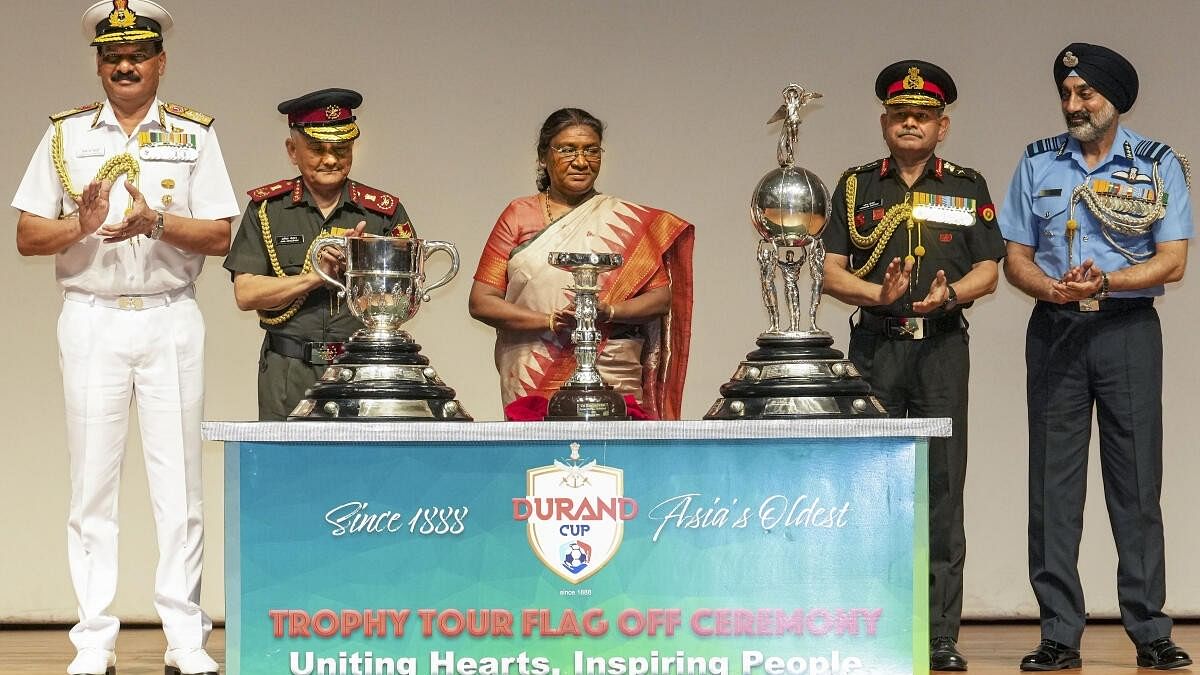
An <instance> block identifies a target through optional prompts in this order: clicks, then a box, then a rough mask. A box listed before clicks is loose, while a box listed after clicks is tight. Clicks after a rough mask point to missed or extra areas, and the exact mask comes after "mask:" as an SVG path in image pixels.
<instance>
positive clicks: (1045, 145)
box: [1025, 134, 1067, 157]
mask: <svg viewBox="0 0 1200 675" xmlns="http://www.w3.org/2000/svg"><path fill="white" fill-rule="evenodd" d="M1066 144H1067V135H1066V134H1059V135H1057V136H1051V137H1050V138H1043V139H1042V140H1040V141H1034V142H1032V143H1030V144H1029V145H1028V146H1027V147H1026V148H1025V156H1026V157H1034V156H1036V155H1040V154H1042V153H1043V152H1050V151H1051V150H1058V149H1061V148H1062V147H1063V146H1065V145H1066Z"/></svg>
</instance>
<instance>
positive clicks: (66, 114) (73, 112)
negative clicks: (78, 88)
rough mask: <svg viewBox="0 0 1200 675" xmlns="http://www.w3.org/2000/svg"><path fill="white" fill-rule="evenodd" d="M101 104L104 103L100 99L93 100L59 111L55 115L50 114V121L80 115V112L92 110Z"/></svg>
mask: <svg viewBox="0 0 1200 675" xmlns="http://www.w3.org/2000/svg"><path fill="white" fill-rule="evenodd" d="M101 105H103V104H102V103H100V101H93V102H92V103H89V104H87V105H81V106H79V107H78V108H71V109H70V110H64V111H62V112H59V113H54V114H53V115H51V116H50V121H52V122H57V121H59V120H62V119H66V118H68V117H70V116H71V115H78V114H79V113H82V112H90V111H92V110H95V109H97V108H99V107H100V106H101Z"/></svg>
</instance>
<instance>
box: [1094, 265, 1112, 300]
mask: <svg viewBox="0 0 1200 675" xmlns="http://www.w3.org/2000/svg"><path fill="white" fill-rule="evenodd" d="M1092 297H1093V298H1095V299H1097V300H1104V299H1105V298H1107V297H1108V272H1101V273H1100V290H1098V291H1096V294H1095V295H1093V296H1092Z"/></svg>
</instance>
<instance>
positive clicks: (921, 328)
mask: <svg viewBox="0 0 1200 675" xmlns="http://www.w3.org/2000/svg"><path fill="white" fill-rule="evenodd" d="M894 321H895V322H896V328H895V331H896V337H898V338H900V339H903V340H924V339H925V320H924V319H922V318H920V317H915V316H899V317H896V318H895V319H894Z"/></svg>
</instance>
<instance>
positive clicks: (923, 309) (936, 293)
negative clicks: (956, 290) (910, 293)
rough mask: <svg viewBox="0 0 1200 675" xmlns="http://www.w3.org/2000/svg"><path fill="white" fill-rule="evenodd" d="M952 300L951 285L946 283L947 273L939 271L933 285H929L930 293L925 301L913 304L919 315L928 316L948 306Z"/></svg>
mask: <svg viewBox="0 0 1200 675" xmlns="http://www.w3.org/2000/svg"><path fill="white" fill-rule="evenodd" d="M949 298H950V284H949V283H948V282H947V281H946V272H945V271H944V270H938V271H937V276H936V277H934V278H933V283H931V284H929V293H928V294H926V296H925V299H924V300H918V301H917V302H914V303H913V311H915V312H916V313H918V314H928V313H929V312H932V311H933V310H935V309H938V308H939V307H941V306H943V305H945V304H946V300H948V299H949Z"/></svg>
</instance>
